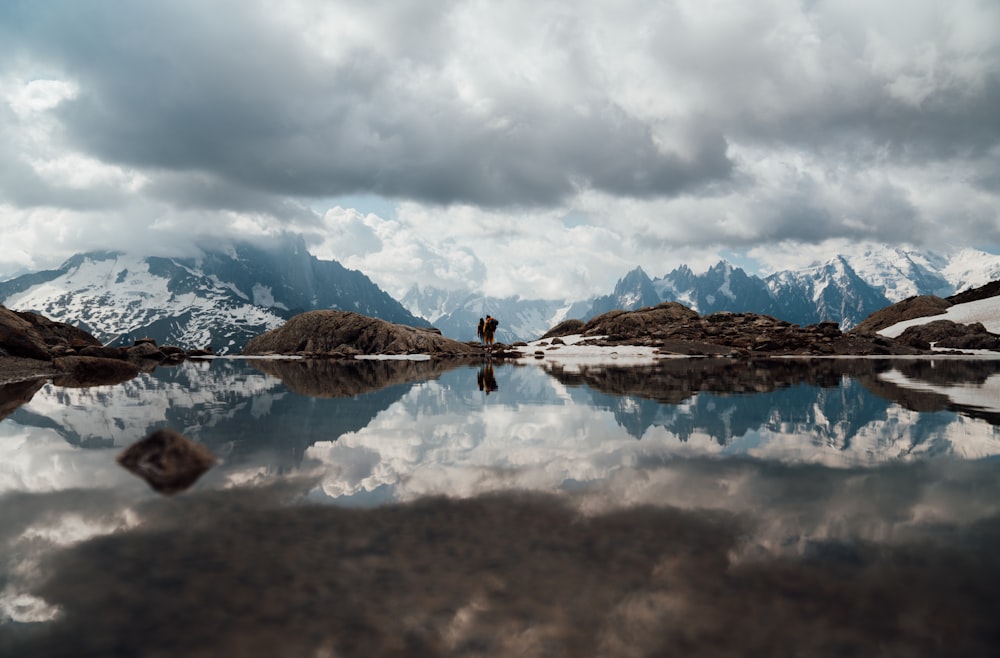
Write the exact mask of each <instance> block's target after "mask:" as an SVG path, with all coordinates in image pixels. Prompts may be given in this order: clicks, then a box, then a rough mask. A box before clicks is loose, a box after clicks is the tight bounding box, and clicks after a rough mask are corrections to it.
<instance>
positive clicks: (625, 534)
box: [0, 460, 1000, 658]
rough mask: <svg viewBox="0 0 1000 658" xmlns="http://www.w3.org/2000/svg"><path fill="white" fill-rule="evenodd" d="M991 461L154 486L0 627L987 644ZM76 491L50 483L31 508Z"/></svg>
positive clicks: (463, 650)
mask: <svg viewBox="0 0 1000 658" xmlns="http://www.w3.org/2000/svg"><path fill="white" fill-rule="evenodd" d="M996 468H997V467H996V465H995V464H993V463H991V462H972V463H962V464H958V463H953V462H948V463H946V464H945V463H941V464H935V465H927V464H920V465H904V464H897V465H892V466H887V467H883V468H879V469H875V470H870V471H850V470H847V469H834V470H831V469H824V468H822V467H818V466H787V465H786V466H776V465H773V464H765V463H760V462H755V461H741V462H739V463H734V462H722V461H720V460H694V461H690V460H678V461H676V462H672V463H659V464H654V463H646V464H640V465H637V466H636V467H635V468H633V469H632V470H631V472H629V473H626V472H625V471H622V472H621V473H620V474H619V475H618V476H617V477H616V478H612V480H610V481H609V482H607V483H605V484H604V485H602V486H600V487H594V488H591V489H590V490H586V491H581V492H576V493H572V494H568V493H567V494H562V495H552V494H529V493H524V492H520V493H519V492H505V493H494V494H491V495H486V496H478V497H474V498H467V499H453V498H441V497H432V498H423V499H420V500H417V501H413V502H411V503H406V504H402V505H389V506H381V507H376V508H371V509H348V508H341V507H336V506H328V505H309V504H293V505H289V502H290V501H291V500H293V499H294V498H296V497H297V496H301V495H304V494H305V492H306V491H308V489H309V487H310V486H311V483H309V482H301V483H299V484H298V485H294V484H293V483H291V482H286V483H285V484H283V485H281V486H278V487H271V488H264V489H254V490H230V491H204V492H200V493H198V494H197V495H192V496H184V497H181V498H178V499H171V500H169V501H164V500H155V499H154V500H147V501H144V502H143V503H142V504H141V505H139V506H137V507H136V510H135V513H136V514H137V516H138V518H139V519H140V520H141V523H140V525H139V527H136V528H134V529H131V530H123V531H121V532H117V533H114V534H110V535H107V536H103V537H97V538H94V539H91V540H89V541H85V542H83V543H80V544H77V545H75V546H72V547H70V548H68V549H66V550H63V551H60V552H57V553H54V554H51V555H50V556H49V558H48V559H46V560H45V561H44V562H43V566H44V573H46V574H47V576H48V577H47V578H46V579H44V580H39V581H38V584H37V587H36V588H35V589H34V590H33V591H32V593H33V594H35V595H37V596H39V597H41V598H43V599H44V600H45V601H47V602H49V603H51V604H52V605H55V606H58V609H59V610H60V611H61V613H60V615H59V616H58V617H57V618H56V619H55V620H53V621H50V622H47V623H44V624H38V625H36V626H34V627H29V628H25V629H20V630H18V631H17V632H15V631H14V630H13V629H11V628H10V627H5V626H3V625H0V650H3V652H4V655H32V656H38V657H41V658H47V657H50V656H70V655H72V656H77V657H78V656H111V655H129V656H153V655H205V656H208V655H243V656H293V655H296V656H300V655H338V656H354V655H356V656H361V655H364V656H386V655H408V656H410V655H413V656H416V655H419V656H460V655H470V654H475V655H480V656H511V655H518V656H558V655H590V656H616V657H617V656H655V655H689V656H717V655H732V656H759V655H814V656H835V655H845V654H846V655H870V654H871V652H873V651H880V652H882V653H884V654H886V655H914V656H941V655H988V653H989V651H990V650H991V647H995V641H996V624H995V618H994V613H993V611H994V610H995V609H996V607H997V605H998V604H1000V593H998V592H997V591H996V589H995V587H994V586H993V584H994V583H995V582H997V578H998V576H1000V554H998V552H997V551H996V548H997V546H998V543H997V541H998V539H1000V516H998V511H1000V510H998V509H997V507H998V505H1000V503H998V502H997V501H1000V484H998V483H1000V478H997V477H996ZM86 500H87V496H86V495H84V496H77V497H76V498H75V499H74V500H73V501H72V502H70V499H69V497H65V498H63V499H62V500H61V501H54V500H53V499H51V498H49V499H46V500H45V501H44V507H45V509H46V510H47V511H46V512H45V513H46V514H51V513H52V512H51V511H52V509H59V508H60V507H64V506H66V505H75V506H77V507H79V506H81V505H85V502H84V501H86ZM685 501H687V502H686V503H685ZM2 502H3V503H8V502H11V501H7V500H3V501H2ZM18 502H22V501H18ZM39 502H42V501H39ZM91 502H94V503H98V502H99V503H100V504H101V505H103V506H108V505H109V504H111V506H112V507H114V506H116V505H119V506H120V505H124V504H125V503H124V501H120V500H118V501H109V500H108V499H107V498H106V497H105V499H103V500H101V501H96V500H95V501H91ZM677 503H682V504H677ZM0 509H2V510H3V512H4V516H5V517H7V516H8V515H10V514H11V513H14V508H12V507H11V506H10V505H7V504H3V505H2V507H0ZM20 509H21V510H22V511H21V512H19V513H20V514H21V516H22V524H21V527H22V528H23V527H25V526H26V525H27V524H30V522H31V520H32V512H30V511H27V512H26V511H23V510H24V509H25V508H20ZM27 509H28V510H35V513H36V514H37V513H38V510H39V509H40V506H39V505H35V506H30V505H29V506H28V508H27ZM25 517H26V518H25ZM5 520H6V519H5ZM5 527H6V524H5ZM4 537H5V539H7V540H9V539H10V537H11V534H7V535H4ZM790 546H792V547H794V550H789V549H788V547H790Z"/></svg>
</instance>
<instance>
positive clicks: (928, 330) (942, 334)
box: [896, 320, 1000, 350]
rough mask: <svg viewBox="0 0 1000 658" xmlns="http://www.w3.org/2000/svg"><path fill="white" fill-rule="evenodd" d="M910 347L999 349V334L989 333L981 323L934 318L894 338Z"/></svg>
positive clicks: (909, 328)
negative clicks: (964, 322)
mask: <svg viewBox="0 0 1000 658" xmlns="http://www.w3.org/2000/svg"><path fill="white" fill-rule="evenodd" d="M896 340H897V341H899V342H900V343H903V344H905V345H910V346H912V347H921V348H922V349H930V347H931V344H932V343H933V344H934V346H935V347H947V348H952V349H964V350H973V349H980V350H1000V335H998V334H993V333H990V332H989V331H987V330H986V327H984V326H983V324H982V323H980V322H976V323H973V324H958V323H956V322H952V321H951V320H934V321H933V322H928V323H927V324H922V325H918V326H916V327H908V328H907V329H906V330H905V331H903V333H902V334H900V335H899V337H898V338H897V339H896Z"/></svg>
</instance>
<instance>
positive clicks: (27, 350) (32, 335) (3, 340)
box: [0, 306, 52, 361]
mask: <svg viewBox="0 0 1000 658" xmlns="http://www.w3.org/2000/svg"><path fill="white" fill-rule="evenodd" d="M0 355H2V356H23V357H26V358H29V359H39V360H42V361H51V360H52V355H51V354H50V353H49V348H48V346H47V345H46V344H45V339H44V338H43V337H42V334H41V332H39V331H38V329H37V328H36V327H35V326H33V325H32V324H31V323H30V322H28V321H27V320H25V319H24V318H23V317H21V315H20V314H18V313H15V312H14V311H11V310H10V309H8V308H6V307H4V306H0Z"/></svg>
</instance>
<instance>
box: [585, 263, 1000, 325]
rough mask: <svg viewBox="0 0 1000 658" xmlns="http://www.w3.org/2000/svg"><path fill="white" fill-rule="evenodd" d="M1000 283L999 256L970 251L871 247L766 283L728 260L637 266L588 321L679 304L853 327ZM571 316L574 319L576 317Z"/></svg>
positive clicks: (590, 313)
mask: <svg viewBox="0 0 1000 658" xmlns="http://www.w3.org/2000/svg"><path fill="white" fill-rule="evenodd" d="M996 279H1000V256H998V255H995V254H988V253H985V252H982V251H976V250H972V249H966V250H964V251H961V252H959V253H957V254H955V255H953V256H951V257H950V258H946V257H943V256H940V255H936V254H925V253H920V252H916V251H911V250H904V249H895V248H890V247H885V246H878V245H872V246H868V247H866V248H865V249H864V250H862V251H858V252H857V253H854V254H847V255H838V256H836V257H834V258H832V259H830V260H829V261H827V262H826V263H824V264H822V265H817V266H814V267H809V268H805V269H800V270H782V271H779V272H775V273H773V274H771V275H769V276H767V277H764V278H761V277H758V276H756V275H754V274H747V273H746V272H745V271H744V270H743V269H741V268H739V267H735V266H733V265H731V264H729V263H727V262H725V261H721V262H719V263H718V264H717V265H715V266H714V267H712V268H710V269H709V270H708V271H707V272H705V273H703V274H695V273H694V272H693V271H692V270H691V269H690V268H689V267H687V266H681V267H679V268H677V269H675V270H673V271H672V272H670V273H668V274H667V275H665V276H663V277H662V278H655V279H650V278H649V277H648V276H647V275H646V273H645V272H644V271H643V270H642V269H641V268H636V269H635V270H632V271H631V272H629V273H628V274H626V275H625V276H624V277H622V279H620V280H619V281H618V284H617V285H616V286H615V290H614V291H613V292H612V293H611V294H610V295H607V296H605V297H599V298H597V299H596V300H595V301H594V303H593V305H592V307H591V309H590V310H589V311H588V312H587V313H585V314H584V315H583V316H582V319H589V318H591V317H594V316H596V315H599V314H601V313H604V312H606V311H609V310H612V309H624V310H635V309H638V308H642V307H643V306H652V305H655V304H657V303H659V302H663V301H676V302H680V303H681V304H684V305H685V306H688V307H690V308H693V309H694V310H696V311H698V312H699V313H701V314H709V313H716V312H719V311H733V312H752V313H762V314H766V315H771V316H774V317H777V318H780V319H782V320H787V321H789V322H794V323H796V324H812V323H815V322H822V321H833V322H837V323H839V324H840V325H841V327H842V328H844V329H849V328H851V327H853V326H854V325H856V324H858V323H859V322H861V321H862V320H864V319H865V318H866V317H868V316H869V315H871V314H872V313H874V312H875V311H878V310H880V309H882V308H885V307H886V306H889V305H891V304H894V303H896V302H898V301H901V300H903V299H906V298H907V297H912V296H913V295H937V296H939V297H943V296H948V295H952V294H954V293H957V292H961V291H962V290H966V289H969V288H973V287H977V286H981V285H984V284H985V283H988V282H989V281H993V280H996ZM571 317H572V316H571Z"/></svg>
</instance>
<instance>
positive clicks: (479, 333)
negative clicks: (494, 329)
mask: <svg viewBox="0 0 1000 658" xmlns="http://www.w3.org/2000/svg"><path fill="white" fill-rule="evenodd" d="M485 326H486V324H485V323H484V322H483V319H482V318H479V327H478V328H477V329H476V335H477V336H479V342H480V343H483V344H484V345H485V344H486V334H485V333H484V331H483V328H484V327H485Z"/></svg>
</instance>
